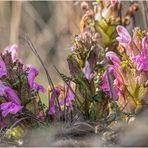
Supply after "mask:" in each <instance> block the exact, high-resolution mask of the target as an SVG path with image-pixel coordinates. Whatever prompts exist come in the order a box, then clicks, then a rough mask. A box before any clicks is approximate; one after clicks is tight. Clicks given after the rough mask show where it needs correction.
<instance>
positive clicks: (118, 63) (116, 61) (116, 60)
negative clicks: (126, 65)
mask: <svg viewBox="0 0 148 148" xmlns="http://www.w3.org/2000/svg"><path fill="white" fill-rule="evenodd" d="M106 58H107V59H108V60H111V61H112V63H113V64H114V65H115V66H116V67H120V66H121V60H120V59H119V57H118V56H117V55H116V53H115V52H113V51H108V52H107V53H106Z"/></svg>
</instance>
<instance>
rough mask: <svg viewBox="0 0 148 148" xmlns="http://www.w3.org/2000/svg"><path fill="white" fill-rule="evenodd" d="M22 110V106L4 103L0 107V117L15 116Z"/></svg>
mask: <svg viewBox="0 0 148 148" xmlns="http://www.w3.org/2000/svg"><path fill="white" fill-rule="evenodd" d="M21 109H22V106H20V105H17V104H15V103H13V102H6V103H2V104H1V105H0V110H2V116H3V117H6V116H7V115H8V114H9V113H11V114H16V113H17V112H19V111H20V110H21Z"/></svg>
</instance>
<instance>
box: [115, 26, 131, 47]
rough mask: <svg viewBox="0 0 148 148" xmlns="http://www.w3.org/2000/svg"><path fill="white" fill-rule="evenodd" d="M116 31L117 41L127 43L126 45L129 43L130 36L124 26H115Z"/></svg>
mask: <svg viewBox="0 0 148 148" xmlns="http://www.w3.org/2000/svg"><path fill="white" fill-rule="evenodd" d="M117 33H118V35H119V36H118V37H117V38H116V39H117V40H118V41H119V43H123V44H127V45H129V44H130V42H131V36H130V34H129V33H128V31H127V30H126V28H124V27H123V26H121V25H119V26H117Z"/></svg>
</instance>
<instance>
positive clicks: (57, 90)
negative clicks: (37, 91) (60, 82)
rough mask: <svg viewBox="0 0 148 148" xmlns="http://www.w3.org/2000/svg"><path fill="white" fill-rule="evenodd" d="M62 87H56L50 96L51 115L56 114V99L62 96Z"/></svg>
mask: <svg viewBox="0 0 148 148" xmlns="http://www.w3.org/2000/svg"><path fill="white" fill-rule="evenodd" d="M60 92H61V90H60V88H58V87H57V88H55V90H54V91H53V92H52V95H51V98H50V107H49V112H48V114H49V115H54V114H55V113H56V104H55V99H56V97H57V98H58V97H59V96H60Z"/></svg>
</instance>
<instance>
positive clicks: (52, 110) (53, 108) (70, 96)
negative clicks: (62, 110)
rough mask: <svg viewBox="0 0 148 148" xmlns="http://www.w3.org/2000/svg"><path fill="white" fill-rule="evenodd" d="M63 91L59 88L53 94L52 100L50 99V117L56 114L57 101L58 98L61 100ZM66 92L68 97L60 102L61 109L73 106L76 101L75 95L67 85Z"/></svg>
mask: <svg viewBox="0 0 148 148" xmlns="http://www.w3.org/2000/svg"><path fill="white" fill-rule="evenodd" d="M62 91H63V90H62V89H61V88H59V87H56V88H55V89H54V90H53V92H52V94H51V98H50V107H49V112H48V114H49V115H54V114H55V113H56V103H55V100H56V98H57V99H58V100H59V97H61V95H62ZM64 92H66V96H65V97H63V98H62V100H59V105H60V107H62V106H63V105H66V106H71V104H72V101H73V99H74V93H73V91H72V90H71V88H70V86H68V85H67V84H66V85H65V89H64Z"/></svg>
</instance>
